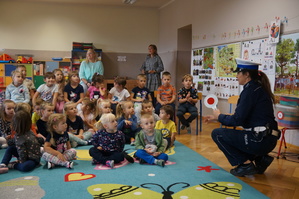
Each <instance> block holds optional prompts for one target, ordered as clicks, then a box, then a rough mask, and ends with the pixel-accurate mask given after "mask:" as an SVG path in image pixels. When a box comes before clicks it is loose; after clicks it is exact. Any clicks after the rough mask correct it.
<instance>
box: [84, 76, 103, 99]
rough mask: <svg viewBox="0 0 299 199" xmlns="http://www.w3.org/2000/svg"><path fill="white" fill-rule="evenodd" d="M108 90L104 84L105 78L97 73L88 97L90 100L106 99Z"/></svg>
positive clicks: (93, 77) (93, 78)
mask: <svg viewBox="0 0 299 199" xmlns="http://www.w3.org/2000/svg"><path fill="white" fill-rule="evenodd" d="M106 91H107V89H106V88H105V84H104V76H103V75H100V74H99V73H95V74H94V75H93V76H92V86H90V87H89V88H88V90H87V96H89V98H90V99H95V100H97V99H106V96H107V93H106Z"/></svg>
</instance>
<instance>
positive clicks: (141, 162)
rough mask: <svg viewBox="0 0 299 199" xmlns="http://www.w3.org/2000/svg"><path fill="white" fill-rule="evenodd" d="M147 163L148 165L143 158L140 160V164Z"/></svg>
mask: <svg viewBox="0 0 299 199" xmlns="http://www.w3.org/2000/svg"><path fill="white" fill-rule="evenodd" d="M145 163H147V162H146V161H145V160H144V159H142V158H140V159H139V164H145Z"/></svg>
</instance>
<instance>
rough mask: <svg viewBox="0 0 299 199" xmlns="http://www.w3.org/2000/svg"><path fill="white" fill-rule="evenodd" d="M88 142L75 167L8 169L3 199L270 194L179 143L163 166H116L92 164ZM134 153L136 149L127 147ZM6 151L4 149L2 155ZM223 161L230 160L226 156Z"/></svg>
mask: <svg viewBox="0 0 299 199" xmlns="http://www.w3.org/2000/svg"><path fill="white" fill-rule="evenodd" d="M88 149H89V147H88V146H84V147H79V148H77V152H78V159H77V160H75V164H74V169H72V170H69V169H66V168H64V167H55V168H53V169H51V170H48V169H47V168H46V166H45V165H46V164H45V162H44V161H42V164H43V166H40V167H38V168H36V169H35V170H33V171H32V172H28V173H22V172H20V171H17V170H10V171H9V172H8V173H6V174H1V175H0V198H1V199H10V198H14V199H16V198H18V199H23V198H24V199H29V198H30V199H37V198H45V199H60V198H64V199H66V198H67V199H69V198H75V199H77V198H80V199H87V198H94V199H106V198H107V199H108V198H111V199H135V198H138V199H160V198H163V199H171V198H174V199H198V198H209V199H210V198H211V199H216V198H223V199H233V198H250V199H251V198H259V199H263V198H268V197H266V196H265V195H263V194H262V193H260V192H258V191H257V190H256V189H254V188H253V187H251V186H249V185H248V184H246V183H244V182H243V181H241V180H239V179H238V178H236V177H234V176H233V175H231V174H230V173H228V172H226V171H225V170H223V169H222V168H220V167H218V166H217V165H215V164H214V163H212V162H210V161H209V160H207V159H206V158H204V157H202V156H201V155H199V154H198V153H196V152H195V151H193V150H191V149H189V148H188V147H185V146H184V145H183V144H181V143H179V142H176V143H175V147H173V148H171V149H170V150H168V151H167V153H168V155H169V161H168V162H167V164H166V165H165V167H164V168H162V167H159V166H156V165H148V164H142V165H141V164H139V163H138V161H135V163H134V164H131V163H128V162H127V161H124V162H122V163H120V164H117V165H116V167H115V168H114V169H110V168H107V167H106V166H103V165H91V157H90V156H89V154H88ZM126 149H128V152H129V153H130V155H133V153H134V151H135V150H134V149H133V148H132V147H131V146H126ZM4 151H5V150H3V149H2V150H0V158H2V157H3V154H4ZM223 161H226V160H225V159H224V160H223Z"/></svg>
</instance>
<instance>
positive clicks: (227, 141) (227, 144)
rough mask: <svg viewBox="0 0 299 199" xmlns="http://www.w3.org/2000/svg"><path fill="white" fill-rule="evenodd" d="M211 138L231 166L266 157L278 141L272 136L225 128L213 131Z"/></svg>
mask: <svg viewBox="0 0 299 199" xmlns="http://www.w3.org/2000/svg"><path fill="white" fill-rule="evenodd" d="M212 138H213V140H214V142H215V143H216V144H217V145H218V148H219V149H220V150H221V151H222V152H223V153H224V155H225V156H226V158H227V159H228V161H229V163H230V164H231V165H232V166H236V165H240V164H243V163H244V162H245V161H247V160H251V161H253V160H254V159H255V158H257V157H258V156H264V155H267V154H268V153H269V152H271V151H272V150H273V149H274V148H275V146H276V143H277V139H278V137H276V136H274V135H266V136H264V135H263V134H262V133H255V132H254V131H244V130H235V129H227V128H217V129H214V130H213V131H212Z"/></svg>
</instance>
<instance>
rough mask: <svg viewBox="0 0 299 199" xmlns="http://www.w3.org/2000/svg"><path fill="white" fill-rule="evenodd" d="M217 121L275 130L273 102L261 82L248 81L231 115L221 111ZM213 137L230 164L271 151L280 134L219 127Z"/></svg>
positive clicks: (225, 123)
mask: <svg viewBox="0 0 299 199" xmlns="http://www.w3.org/2000/svg"><path fill="white" fill-rule="evenodd" d="M218 121H219V122H220V123H221V124H223V125H226V126H242V127H243V128H254V127H259V126H264V127H265V126H266V125H267V124H268V125H269V127H270V128H271V129H275V130H277V128H278V127H277V122H276V121H275V117H274V111H273V103H272V100H271V98H270V96H269V95H268V94H267V93H266V91H265V90H264V89H263V88H262V87H261V85H260V84H258V83H256V82H255V81H253V80H251V81H250V82H248V83H247V84H245V85H244V90H243V91H242V93H241V94H240V98H239V100H238V103H237V107H236V110H235V113H234V114H233V115H224V114H220V115H219V117H218ZM212 138H213V140H214V141H215V142H216V144H217V145H218V147H219V149H220V150H222V151H223V153H224V154H225V156H226V157H227V159H228V161H229V162H230V164H231V165H232V166H235V165H240V164H242V163H243V162H245V161H247V160H254V158H255V157H256V156H263V155H266V154H268V153H269V152H271V151H272V150H273V149H274V148H275V146H276V143H277V139H278V138H279V137H277V136H274V135H266V136H265V135H263V134H262V133H259V134H258V133H256V132H255V131H245V130H235V129H226V128H218V129H214V130H213V132H212Z"/></svg>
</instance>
